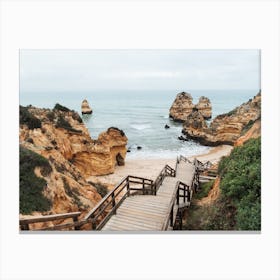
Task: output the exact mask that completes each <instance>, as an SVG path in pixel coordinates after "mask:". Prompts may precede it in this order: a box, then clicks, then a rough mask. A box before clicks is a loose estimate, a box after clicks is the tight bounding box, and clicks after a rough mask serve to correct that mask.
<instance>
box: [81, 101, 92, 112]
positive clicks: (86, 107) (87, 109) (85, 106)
mask: <svg viewBox="0 0 280 280" xmlns="http://www.w3.org/2000/svg"><path fill="white" fill-rule="evenodd" d="M81 107H82V114H92V109H91V108H90V106H89V104H88V101H87V100H86V99H85V100H83V102H82V106H81Z"/></svg>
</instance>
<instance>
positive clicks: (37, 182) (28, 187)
mask: <svg viewBox="0 0 280 280" xmlns="http://www.w3.org/2000/svg"><path fill="white" fill-rule="evenodd" d="M19 152H20V153H19V155H20V165H19V167H20V184H19V192H20V213H22V214H31V213H32V212H33V211H39V212H44V211H48V210H50V208H51V201H50V200H49V199H48V198H47V197H45V196H44V194H43V190H44V188H45V187H46V181H45V180H44V179H43V178H40V177H37V176H36V174H35V173H34V169H35V168H36V167H39V168H40V171H41V174H42V175H43V176H47V175H48V174H50V172H51V171H52V168H51V166H50V164H49V162H48V160H47V159H45V158H44V157H42V156H40V155H39V154H37V153H35V152H32V151H31V150H28V149H26V148H24V147H21V146H20V149H19Z"/></svg>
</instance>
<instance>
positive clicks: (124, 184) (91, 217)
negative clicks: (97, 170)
mask: <svg viewBox="0 0 280 280" xmlns="http://www.w3.org/2000/svg"><path fill="white" fill-rule="evenodd" d="M131 184H138V185H141V187H140V188H136V187H131ZM131 191H137V192H140V193H142V194H143V195H145V194H154V192H155V191H154V182H153V180H150V179H147V178H143V177H137V176H131V175H129V176H127V177H125V178H124V179H123V180H122V181H121V182H120V183H119V184H118V185H117V186H116V187H114V189H113V190H111V191H110V192H109V193H108V194H107V195H106V196H105V197H104V198H103V199H102V200H101V201H100V202H99V203H98V204H97V205H96V206H95V207H94V208H93V209H92V210H91V211H90V212H89V213H88V214H87V215H86V216H85V218H84V221H85V222H87V223H91V224H92V228H93V229H96V230H100V229H102V227H103V226H104V225H105V223H106V222H107V221H108V219H109V218H110V217H111V216H112V215H113V214H115V213H116V210H117V208H118V207H119V206H120V205H121V204H122V202H123V200H124V199H125V198H126V197H127V196H129V195H131V194H132V193H131ZM121 193H123V195H122V196H121Z"/></svg>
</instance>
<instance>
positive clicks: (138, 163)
mask: <svg viewBox="0 0 280 280" xmlns="http://www.w3.org/2000/svg"><path fill="white" fill-rule="evenodd" d="M232 148H233V147H232V146H229V145H221V146H218V147H214V148H212V149H211V150H210V151H209V152H208V153H206V154H201V155H197V156H192V157H189V159H194V158H195V157H196V158H197V159H198V160H200V161H202V162H205V161H208V160H209V161H211V162H212V163H217V162H218V161H219V160H220V159H221V157H223V156H226V155H228V154H229V153H230V151H231V150H232ZM166 164H168V165H170V166H171V167H173V168H174V167H175V164H176V158H172V159H163V158H158V159H128V160H126V161H125V166H116V170H115V172H114V173H113V174H110V175H104V176H91V177H88V178H87V181H94V182H100V183H104V184H109V185H111V187H113V186H114V185H116V184H118V183H119V182H120V181H121V180H122V179H123V178H125V177H126V176H127V175H134V176H139V177H144V178H148V179H152V180H154V179H155V178H156V177H157V176H158V174H159V172H160V171H161V170H162V168H163V167H164V166H165V165H166Z"/></svg>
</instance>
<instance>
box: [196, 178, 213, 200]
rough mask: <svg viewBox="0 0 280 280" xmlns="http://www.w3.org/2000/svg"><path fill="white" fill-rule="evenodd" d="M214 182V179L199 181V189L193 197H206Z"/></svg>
mask: <svg viewBox="0 0 280 280" xmlns="http://www.w3.org/2000/svg"><path fill="white" fill-rule="evenodd" d="M214 182H215V180H211V181H209V182H205V183H201V184H200V186H199V191H198V192H197V193H195V198H196V199H201V198H203V197H206V196H207V195H208V193H209V191H210V190H211V189H212V187H213V184H214Z"/></svg>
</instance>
